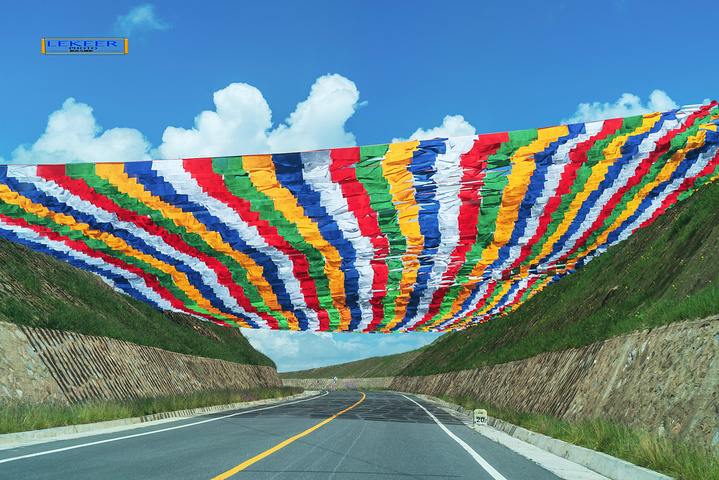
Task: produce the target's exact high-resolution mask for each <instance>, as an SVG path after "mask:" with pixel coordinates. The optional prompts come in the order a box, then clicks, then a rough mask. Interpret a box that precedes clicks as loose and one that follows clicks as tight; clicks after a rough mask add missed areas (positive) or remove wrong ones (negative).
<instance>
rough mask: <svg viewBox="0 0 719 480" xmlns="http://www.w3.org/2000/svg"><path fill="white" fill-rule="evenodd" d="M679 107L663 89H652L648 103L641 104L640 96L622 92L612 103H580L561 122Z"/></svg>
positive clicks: (598, 118) (614, 116)
mask: <svg viewBox="0 0 719 480" xmlns="http://www.w3.org/2000/svg"><path fill="white" fill-rule="evenodd" d="M675 108H679V105H677V103H676V102H675V101H674V100H672V99H671V98H669V95H667V93H666V92H665V91H664V90H658V89H657V90H654V91H653V92H652V93H650V94H649V103H647V104H646V105H643V104H642V101H641V98H639V97H638V96H636V95H634V94H631V93H624V94H622V96H621V97H619V100H617V101H616V102H614V103H601V102H594V103H580V104H579V106H578V107H577V111H576V112H574V115H573V116H572V117H570V118H568V119H562V120H561V123H562V124H567V123H580V122H592V121H595V120H606V119H609V118H619V117H630V116H632V115H642V114H645V113H654V112H666V111H667V110H673V109H675Z"/></svg>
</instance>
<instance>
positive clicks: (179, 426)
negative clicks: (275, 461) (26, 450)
mask: <svg viewBox="0 0 719 480" xmlns="http://www.w3.org/2000/svg"><path fill="white" fill-rule="evenodd" d="M329 393H330V392H325V393H324V395H318V396H313V397H311V398H307V399H305V400H296V401H294V402H288V403H280V404H278V405H271V406H269V407H262V408H255V409H253V410H243V411H242V412H237V413H233V414H231V415H225V416H224V417H217V418H210V419H207V420H202V421H201V422H195V423H188V424H186V425H178V426H176V427H168V428H163V429H160V430H153V431H151V432H144V433H135V434H133V435H125V436H124V437H117V438H108V439H107V440H98V441H97V442H90V443H83V444H80V445H73V446H71V447H64V448H56V449H54V450H47V451H45V452H38V453H31V454H28V455H21V456H19V457H12V458H6V459H4V460H0V463H7V462H12V461H15V460H21V459H23V458H32V457H39V456H41V455H49V454H51V453H58V452H65V451H67V450H75V449H76V448H83V447H91V446H92V445H100V444H101V443H110V442H116V441H118V440H125V439H127V438H135V437H144V436H145V435H152V434H154V433H160V432H169V431H170V430H178V429H180V428H185V427H193V426H195V425H201V424H203V423H209V422H214V421H217V420H224V419H226V418H230V417H237V416H239V415H244V414H246V413H253V412H259V411H261V410H269V409H271V408H277V407H283V406H285V405H293V404H295V403H302V402H309V401H310V400H316V399H318V398H321V397H324V396H325V395H328V394H329ZM100 433H102V432H100ZM100 433H98V435H99V434H100Z"/></svg>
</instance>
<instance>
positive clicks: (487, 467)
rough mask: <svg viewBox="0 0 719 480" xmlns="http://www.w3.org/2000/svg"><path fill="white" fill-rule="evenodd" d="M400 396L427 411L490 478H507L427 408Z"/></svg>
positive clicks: (496, 479) (499, 479)
mask: <svg viewBox="0 0 719 480" xmlns="http://www.w3.org/2000/svg"><path fill="white" fill-rule="evenodd" d="M400 395H402V394H401V393H400ZM402 396H403V397H404V398H406V399H407V400H409V401H410V402H412V403H414V404H415V405H417V406H418V407H419V408H421V409H422V410H424V411H425V412H426V413H427V415H429V416H430V418H432V420H434V422H435V423H436V424H437V425H439V428H441V429H442V430H444V433H446V434H447V435H449V437H450V438H451V439H452V440H454V441H455V442H457V443H459V445H460V446H461V447H462V448H464V449H465V450H466V451H467V453H469V454H470V455H471V456H472V458H474V460H475V461H476V462H477V463H479V465H480V466H481V467H482V468H483V469H485V470H486V471H487V473H489V474H490V475H491V476H492V478H494V479H495V480H507V479H506V478H505V477H504V476H503V475H502V474H501V473H499V472H498V471H497V470H495V469H494V467H492V465H490V464H489V463H487V461H486V460H485V459H484V458H482V456H481V455H480V454H478V453H477V452H475V451H474V450H473V449H472V447H470V446H469V445H467V444H466V443H465V442H464V441H463V440H462V439H461V438H459V437H458V436H457V435H455V434H454V433H452V432H450V431H449V429H448V428H447V427H445V426H444V425H443V424H442V422H440V421H439V420H438V419H437V417H435V416H434V415H432V413H431V412H430V411H429V410H427V409H426V408H424V407H423V406H422V405H420V404H419V403H417V402H415V401H414V400H412V399H411V398H409V397H408V396H407V395H402Z"/></svg>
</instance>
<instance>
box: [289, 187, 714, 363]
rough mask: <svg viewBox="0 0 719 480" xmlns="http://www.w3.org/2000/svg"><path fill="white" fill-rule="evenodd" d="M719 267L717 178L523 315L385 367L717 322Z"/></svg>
mask: <svg viewBox="0 0 719 480" xmlns="http://www.w3.org/2000/svg"><path fill="white" fill-rule="evenodd" d="M717 265H719V182H715V183H713V184H710V185H707V186H705V187H702V188H701V189H699V190H698V191H697V192H696V193H695V194H694V195H692V196H691V197H689V198H688V199H687V200H684V201H683V202H680V203H679V204H677V205H676V206H675V207H673V208H672V209H670V210H669V211H668V212H667V213H666V214H664V215H662V216H660V217H659V218H658V219H657V221H655V222H654V223H653V224H652V225H650V226H648V227H646V228H644V229H642V230H639V231H637V232H636V233H634V234H633V235H632V236H631V237H629V238H628V239H627V240H625V241H624V242H622V243H620V244H618V245H615V246H614V247H612V248H610V249H609V250H607V251H606V252H605V253H604V254H602V255H600V256H599V257H598V258H596V259H594V260H592V261H591V262H589V263H588V264H587V265H585V266H584V267H583V268H581V269H579V270H578V271H577V272H575V273H573V274H571V275H567V276H566V277H564V278H562V279H561V280H559V281H557V282H555V283H554V284H552V285H549V286H548V287H547V288H545V289H544V290H543V291H541V292H539V293H538V294H536V295H535V296H534V297H532V298H531V299H529V300H528V301H527V302H525V303H524V304H522V305H521V306H519V307H518V308H517V309H516V310H514V311H512V312H509V313H507V314H505V315H503V316H501V317H498V318H495V319H494V320H491V321H489V322H486V323H483V324H480V325H476V326H474V327H470V328H468V329H466V330H464V331H461V332H451V333H448V334H446V335H443V336H441V337H440V338H439V339H437V340H436V341H435V342H433V343H432V344H431V345H428V346H426V347H423V348H422V349H421V350H419V351H413V352H408V353H405V354H399V355H395V356H393V357H392V358H391V359H390V358H389V357H386V358H388V359H389V360H390V362H389V364H387V365H385V368H386V369H387V370H388V371H391V370H392V368H393V367H396V366H398V365H402V364H406V367H403V368H401V369H400V370H401V371H400V374H401V375H407V376H417V375H431V374H435V373H443V372H451V371H457V370H467V369H473V368H480V367H483V366H486V365H493V364H500V363H506V362H510V361H513V360H521V359H524V358H529V357H532V356H535V355H538V354H540V353H543V352H547V351H559V350H566V349H569V348H576V347H582V346H586V345H589V344H591V343H594V342H597V341H600V340H606V339H608V338H611V337H614V336H617V335H622V334H627V333H631V332H635V331H641V330H644V329H652V328H655V327H658V326H661V325H666V324H669V323H672V322H678V321H684V320H692V319H697V318H706V317H710V316H713V315H716V314H719V268H716V266H717ZM408 356H412V357H413V358H412V361H411V362H407V357H408ZM377 362H378V360H372V361H371V362H370V363H369V364H368V366H367V368H364V367H363V366H362V365H361V363H359V362H355V364H354V365H353V366H352V369H353V370H352V371H353V375H354V376H356V377H360V376H374V375H373V374H372V368H371V367H372V365H374V364H375V363H377ZM343 368H344V366H334V367H326V368H324V369H323V370H322V372H321V373H322V375H323V376H325V377H327V376H333V375H335V374H336V373H335V372H341V371H342V369H343ZM293 373H294V374H296V375H298V376H299V375H303V373H298V372H293ZM337 376H341V375H339V374H338V375H337Z"/></svg>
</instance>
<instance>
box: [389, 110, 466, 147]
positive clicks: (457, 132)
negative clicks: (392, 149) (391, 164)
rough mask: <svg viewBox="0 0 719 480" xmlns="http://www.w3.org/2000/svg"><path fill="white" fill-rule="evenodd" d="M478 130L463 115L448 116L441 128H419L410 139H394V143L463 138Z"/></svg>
mask: <svg viewBox="0 0 719 480" xmlns="http://www.w3.org/2000/svg"><path fill="white" fill-rule="evenodd" d="M475 132H476V129H475V128H474V127H473V126H472V125H470V124H469V123H468V122H467V121H466V120H465V119H464V117H463V116H462V115H447V116H445V117H444V120H442V125H440V126H439V127H434V128H430V129H429V130H424V129H422V128H418V129H417V130H415V132H414V133H413V134H412V135H410V136H409V137H408V138H394V139H392V142H406V141H408V140H431V139H433V138H446V137H462V136H465V135H474V134H475Z"/></svg>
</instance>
